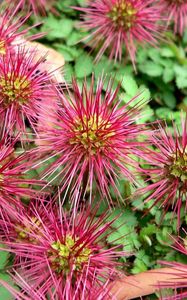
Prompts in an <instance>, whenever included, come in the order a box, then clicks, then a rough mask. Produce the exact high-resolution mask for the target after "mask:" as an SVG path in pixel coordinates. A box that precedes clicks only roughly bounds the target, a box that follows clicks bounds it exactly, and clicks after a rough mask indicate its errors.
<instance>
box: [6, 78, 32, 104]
mask: <svg viewBox="0 0 187 300" xmlns="http://www.w3.org/2000/svg"><path fill="white" fill-rule="evenodd" d="M0 94H1V95H2V97H3V100H4V105H5V106H8V105H11V104H12V103H13V102H16V103H19V104H24V103H27V102H28V100H29V97H30V95H31V85H30V82H29V81H28V80H27V79H26V77H25V76H23V77H21V76H17V77H15V75H14V74H11V73H9V74H7V75H6V77H5V76H4V77H0Z"/></svg>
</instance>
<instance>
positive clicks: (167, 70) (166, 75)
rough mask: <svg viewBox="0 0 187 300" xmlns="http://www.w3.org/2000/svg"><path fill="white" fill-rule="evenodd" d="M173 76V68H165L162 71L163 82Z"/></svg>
mask: <svg viewBox="0 0 187 300" xmlns="http://www.w3.org/2000/svg"><path fill="white" fill-rule="evenodd" d="M174 78H175V72H174V70H173V68H171V67H170V68H165V69H164V72H163V81H164V82H165V83H168V82H170V81H172V80H173V79H174Z"/></svg>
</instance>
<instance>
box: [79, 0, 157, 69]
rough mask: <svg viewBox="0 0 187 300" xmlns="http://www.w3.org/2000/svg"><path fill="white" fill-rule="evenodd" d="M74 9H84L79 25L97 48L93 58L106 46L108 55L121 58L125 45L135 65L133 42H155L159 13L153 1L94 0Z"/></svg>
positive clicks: (97, 57)
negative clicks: (86, 5)
mask: <svg viewBox="0 0 187 300" xmlns="http://www.w3.org/2000/svg"><path fill="white" fill-rule="evenodd" d="M75 9H77V10H79V11H81V12H83V13H84V14H83V16H82V17H83V19H84V21H82V23H81V24H80V26H82V27H83V28H85V29H86V30H89V31H90V35H89V37H88V40H89V45H91V46H92V47H94V48H100V49H99V52H98V54H97V56H96V60H99V59H100V58H101V57H102V55H103V53H104V52H106V50H107V49H109V52H110V54H109V57H110V58H115V60H117V59H119V60H121V58H122V56H123V48H124V47H125V48H126V51H127V53H128V54H129V55H130V58H131V61H132V63H133V64H134V65H135V54H136V48H137V44H139V45H145V44H151V45H155V44H156V43H157V40H158V38H159V37H160V32H161V25H160V22H161V21H162V15H161V8H160V5H159V4H158V2H157V1H155V2H154V1H152V0H94V1H89V2H88V7H83V8H80V7H75ZM162 31H163V28H162Z"/></svg>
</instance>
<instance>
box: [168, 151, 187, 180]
mask: <svg viewBox="0 0 187 300" xmlns="http://www.w3.org/2000/svg"><path fill="white" fill-rule="evenodd" d="M169 172H170V175H172V176H173V177H175V178H178V179H180V181H181V182H183V183H184V182H185V181H186V180H187V154H183V155H181V154H179V153H177V154H175V157H174V158H173V161H172V164H171V165H170V167H169Z"/></svg>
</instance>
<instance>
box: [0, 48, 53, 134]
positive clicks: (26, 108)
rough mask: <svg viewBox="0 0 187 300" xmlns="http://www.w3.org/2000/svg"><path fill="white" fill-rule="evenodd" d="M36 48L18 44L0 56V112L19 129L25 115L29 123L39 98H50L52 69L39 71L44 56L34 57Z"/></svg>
mask: <svg viewBox="0 0 187 300" xmlns="http://www.w3.org/2000/svg"><path fill="white" fill-rule="evenodd" d="M36 51H37V48H36V49H33V48H31V49H25V48H18V51H17V53H14V54H13V53H11V52H7V53H6V54H5V55H4V56H2V57H0V116H1V118H3V119H4V120H8V123H9V127H10V128H12V124H14V125H15V126H14V127H13V129H17V130H19V131H21V132H22V133H25V132H26V129H25V119H27V120H28V121H29V123H30V124H31V126H32V127H34V125H33V124H34V122H35V121H36V118H37V113H38V111H39V109H40V106H41V99H46V98H48V99H49V98H50V97H51V98H53V97H54V95H55V93H56V92H55V90H54V89H53V84H52V81H51V78H52V73H50V72H47V71H44V70H43V71H41V70H42V69H43V66H44V65H45V56H43V57H40V58H38V59H37V60H35V54H36Z"/></svg>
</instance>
